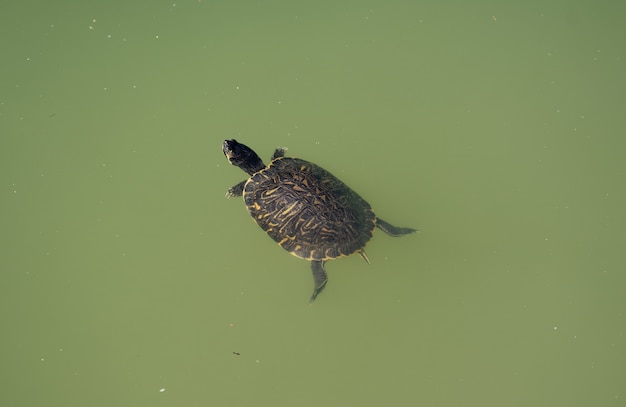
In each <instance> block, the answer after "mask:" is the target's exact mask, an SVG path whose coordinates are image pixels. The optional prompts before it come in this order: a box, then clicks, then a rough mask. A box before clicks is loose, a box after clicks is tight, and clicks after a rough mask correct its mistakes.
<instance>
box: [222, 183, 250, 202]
mask: <svg viewBox="0 0 626 407" xmlns="http://www.w3.org/2000/svg"><path fill="white" fill-rule="evenodd" d="M246 181H248V180H245V181H241V182H240V183H239V184H237V185H234V186H232V187H230V188H228V191H226V198H234V197H237V196H241V195H243V187H244V185H246Z"/></svg>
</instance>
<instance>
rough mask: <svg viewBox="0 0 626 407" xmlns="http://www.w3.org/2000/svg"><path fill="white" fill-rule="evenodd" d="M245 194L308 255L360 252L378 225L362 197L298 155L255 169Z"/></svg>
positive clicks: (251, 207)
mask: <svg viewBox="0 0 626 407" xmlns="http://www.w3.org/2000/svg"><path fill="white" fill-rule="evenodd" d="M243 199H244V201H245V204H246V207H247V208H248V212H250V215H251V216H252V218H253V219H254V220H255V222H256V223H257V224H258V225H259V226H260V227H261V228H262V229H263V230H265V231H266V232H267V234H268V235H269V236H270V237H271V238H272V239H274V240H275V241H276V242H277V243H278V244H279V245H280V246H282V247H283V248H284V249H285V250H287V251H288V252H290V253H291V254H293V255H294V256H297V257H300V258H302V259H306V260H329V259H335V258H338V257H343V256H348V255H350V254H353V253H355V252H361V251H362V250H363V248H364V247H365V244H366V243H367V242H368V241H369V240H370V239H371V237H372V234H373V230H374V227H375V226H376V216H375V215H374V212H373V211H372V208H371V207H370V205H369V204H368V203H367V202H366V201H365V200H364V199H363V198H361V197H360V196H359V195H358V194H357V193H356V192H354V191H353V190H351V189H350V188H349V187H348V186H347V185H346V184H344V183H343V182H341V181H340V180H339V179H337V178H336V177H335V176H334V175H332V174H331V173H330V172H328V171H326V170H325V169H323V168H322V167H320V166H318V165H315V164H313V163H310V162H308V161H305V160H301V159H298V158H290V157H280V158H276V159H275V160H273V161H272V162H271V163H270V164H269V165H268V166H267V167H266V168H264V169H262V170H261V171H259V172H257V173H255V174H253V175H252V177H250V179H248V181H247V182H246V184H245V187H244V190H243Z"/></svg>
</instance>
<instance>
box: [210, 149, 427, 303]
mask: <svg viewBox="0 0 626 407" xmlns="http://www.w3.org/2000/svg"><path fill="white" fill-rule="evenodd" d="M222 151H223V153H224V155H225V156H226V158H227V159H228V161H229V162H230V163H231V164H232V165H234V166H236V167H239V168H240V169H242V170H243V171H245V172H246V173H247V174H248V175H249V176H250V177H249V178H248V179H246V180H244V181H241V182H240V183H238V184H236V185H234V186H233V187H231V188H230V189H228V192H227V193H226V196H227V197H228V198H234V197H240V196H243V200H244V202H245V205H246V208H247V209H248V212H249V213H250V216H252V219H254V221H255V222H256V223H257V224H258V225H259V226H260V227H261V229H263V230H264V231H265V232H266V233H267V234H268V235H269V236H270V237H271V238H272V239H274V241H276V242H277V243H278V244H279V245H280V246H281V247H282V248H283V249H285V250H287V251H288V252H289V253H291V254H292V255H294V256H296V257H299V258H301V259H305V260H309V261H311V270H312V271H313V281H314V289H313V294H312V295H311V298H310V302H313V301H314V300H315V299H316V297H317V296H318V295H319V293H320V292H321V291H322V289H323V288H324V287H325V286H326V283H327V282H328V276H327V274H326V270H325V263H326V261H327V260H331V259H336V258H340V257H344V256H349V255H351V254H354V253H358V254H360V255H361V257H362V258H363V259H364V260H365V261H366V262H368V263H369V259H368V257H367V254H366V253H365V245H366V244H367V242H368V241H369V240H370V239H371V237H372V235H373V232H374V229H375V228H379V229H381V230H382V231H383V232H385V233H387V234H388V235H390V236H402V235H407V234H410V233H414V232H416V231H417V230H416V229H412V228H403V227H396V226H393V225H391V224H390V223H388V222H386V221H384V220H382V219H381V218H379V217H377V216H376V215H375V214H374V211H373V210H372V207H371V206H370V204H369V203H367V201H365V200H364V199H363V198H361V196H360V195H359V194H357V193H356V192H354V191H353V190H352V189H350V188H349V187H348V186H347V185H346V184H344V183H343V182H341V181H340V180H339V179H338V178H337V177H335V176H334V175H332V174H331V173H330V172H328V171H326V170H325V169H323V168H322V167H320V166H318V165H316V164H313V163H311V162H309V161H305V160H302V159H300V158H291V157H285V149H284V148H277V149H276V150H275V151H274V154H273V155H272V157H271V159H270V163H269V164H268V165H265V164H264V163H263V161H262V160H261V158H260V157H259V156H258V155H257V154H256V153H255V152H254V151H253V150H252V149H251V148H250V147H248V146H246V145H244V144H241V143H239V142H238V141H237V140H235V139H232V140H225V141H224V143H223V145H222Z"/></svg>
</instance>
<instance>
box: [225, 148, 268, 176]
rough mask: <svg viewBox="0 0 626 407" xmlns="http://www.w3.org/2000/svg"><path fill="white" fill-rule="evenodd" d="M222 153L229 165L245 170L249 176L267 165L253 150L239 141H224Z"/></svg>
mask: <svg viewBox="0 0 626 407" xmlns="http://www.w3.org/2000/svg"><path fill="white" fill-rule="evenodd" d="M222 151H223V152H224V155H225V156H226V159H227V160H228V162H229V163H231V164H232V165H234V166H235V167H239V168H241V169H242V170H244V171H245V172H246V173H248V175H252V174H254V173H255V172H258V171H261V170H262V169H263V168H265V164H263V161H262V160H261V158H259V156H258V155H257V154H256V153H255V152H254V151H252V149H251V148H250V147H248V146H246V145H245V144H241V143H239V142H238V141H237V140H235V139H232V140H224V144H223V145H222Z"/></svg>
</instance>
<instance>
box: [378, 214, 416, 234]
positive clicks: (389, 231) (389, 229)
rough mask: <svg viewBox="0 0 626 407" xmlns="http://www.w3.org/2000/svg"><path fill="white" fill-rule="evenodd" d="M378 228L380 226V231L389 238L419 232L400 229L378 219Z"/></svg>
mask: <svg viewBox="0 0 626 407" xmlns="http://www.w3.org/2000/svg"><path fill="white" fill-rule="evenodd" d="M376 226H378V228H379V229H380V230H382V231H383V232H385V233H386V234H388V235H389V236H394V237H397V236H402V235H408V234H410V233H415V232H417V229H411V228H399V227H397V226H393V225H392V224H390V223H387V222H385V221H384V220H382V219H381V218H376Z"/></svg>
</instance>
